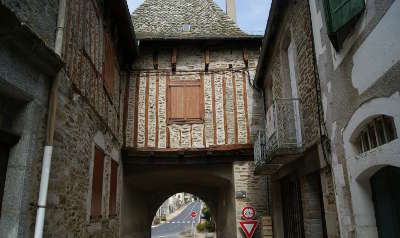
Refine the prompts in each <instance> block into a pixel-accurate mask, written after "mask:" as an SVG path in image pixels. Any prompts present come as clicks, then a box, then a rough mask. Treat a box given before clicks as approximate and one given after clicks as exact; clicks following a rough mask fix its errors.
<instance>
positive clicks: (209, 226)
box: [205, 221, 215, 232]
mask: <svg viewBox="0 0 400 238" xmlns="http://www.w3.org/2000/svg"><path fill="white" fill-rule="evenodd" d="M205 225H206V230H207V231H208V232H214V231H215V224H214V222H213V221H206V222H205Z"/></svg>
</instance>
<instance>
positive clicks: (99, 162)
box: [90, 146, 104, 219]
mask: <svg viewBox="0 0 400 238" xmlns="http://www.w3.org/2000/svg"><path fill="white" fill-rule="evenodd" d="M103 170H104V152H103V151H102V150H101V149H100V148H98V147H97V146H96V147H95V152H94V163H93V177H92V199H91V211H90V215H91V218H93V219H96V218H99V217H101V200H102V194H103Z"/></svg>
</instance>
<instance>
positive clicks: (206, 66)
mask: <svg viewBox="0 0 400 238" xmlns="http://www.w3.org/2000/svg"><path fill="white" fill-rule="evenodd" d="M204 58H205V67H204V68H205V71H208V66H209V64H210V49H209V48H207V49H206V51H205V57H204Z"/></svg>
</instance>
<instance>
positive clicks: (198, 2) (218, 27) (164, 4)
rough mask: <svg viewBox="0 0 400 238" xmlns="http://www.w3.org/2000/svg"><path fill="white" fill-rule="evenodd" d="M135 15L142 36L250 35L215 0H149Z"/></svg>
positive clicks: (180, 37)
mask: <svg viewBox="0 0 400 238" xmlns="http://www.w3.org/2000/svg"><path fill="white" fill-rule="evenodd" d="M131 16H132V20H133V24H134V26H135V30H136V33H137V37H138V39H144V38H152V39H157V38H160V39H165V38H178V39H196V38H205V37H228V38H235V37H245V36H248V34H247V33H245V32H244V31H243V30H241V29H240V27H239V26H238V25H237V24H236V23H235V22H234V21H233V20H232V19H231V18H230V17H229V16H228V15H227V14H226V13H225V12H224V11H223V10H222V9H221V8H220V7H219V6H218V5H217V4H216V3H215V2H214V1H213V0H145V1H144V2H143V3H142V4H140V5H139V7H138V8H136V10H135V11H133V12H132V14H131ZM184 24H190V25H191V28H190V31H186V32H185V31H183V25H184Z"/></svg>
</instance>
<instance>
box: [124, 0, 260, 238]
mask: <svg viewBox="0 0 400 238" xmlns="http://www.w3.org/2000/svg"><path fill="white" fill-rule="evenodd" d="M229 2H231V3H232V4H234V1H229ZM229 9H234V6H230V7H229ZM132 20H133V23H134V26H135V31H136V35H137V39H138V40H139V42H140V44H139V45H140V54H139V57H138V58H137V59H136V61H135V63H134V64H133V66H132V71H131V74H130V80H129V85H128V88H129V90H128V91H127V99H126V100H127V115H126V125H125V126H126V130H125V132H126V133H125V148H124V149H123V156H122V157H123V163H124V178H125V179H124V198H123V204H124V205H125V207H124V209H123V211H124V214H123V215H122V220H123V223H124V224H123V227H122V230H121V232H122V235H123V236H126V237H140V238H142V237H150V232H151V231H150V224H151V221H152V220H153V217H154V215H155V213H156V211H157V209H158V207H159V206H160V205H161V204H162V203H163V202H164V201H165V200H166V199H167V198H168V197H170V196H171V195H173V194H175V193H177V192H186V193H191V194H193V195H195V196H197V197H199V198H200V199H202V200H203V201H205V202H206V203H207V204H208V206H209V207H210V209H211V210H212V212H213V214H214V216H215V220H216V229H217V236H218V237H221V238H223V237H226V238H232V237H242V234H241V229H240V228H239V227H240V225H239V221H240V220H241V214H240V213H241V210H242V208H243V207H244V206H245V205H252V206H254V207H255V208H256V210H257V214H258V216H259V218H260V219H261V218H262V217H264V216H265V215H266V196H265V194H266V192H265V190H264V188H265V180H264V177H263V176H253V171H254V163H253V162H252V155H253V153H252V141H253V139H254V137H255V133H256V131H258V129H260V128H261V127H262V126H263V104H262V97H261V94H260V93H259V92H258V91H257V90H255V89H254V87H253V85H252V84H251V82H253V80H252V78H253V77H254V75H255V69H256V66H257V60H258V56H259V48H260V45H261V40H262V37H260V36H250V35H247V34H245V33H244V32H243V31H241V30H240V29H239V28H238V27H237V26H236V24H235V22H234V21H233V20H232V19H230V18H229V17H228V16H227V15H226V14H225V13H224V12H223V11H222V10H221V9H220V8H219V7H218V6H217V5H216V4H215V3H214V2H213V1H212V0H196V1H194V0H191V1H187V0H185V1H184V0H178V1H175V0H166V1H165V0H146V1H144V3H143V4H142V5H141V6H139V7H138V8H137V9H136V10H135V12H133V14H132ZM135 214H141V216H140V217H138V216H135ZM261 235H262V234H261V231H260V230H259V231H258V232H257V234H256V236H255V237H261Z"/></svg>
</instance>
